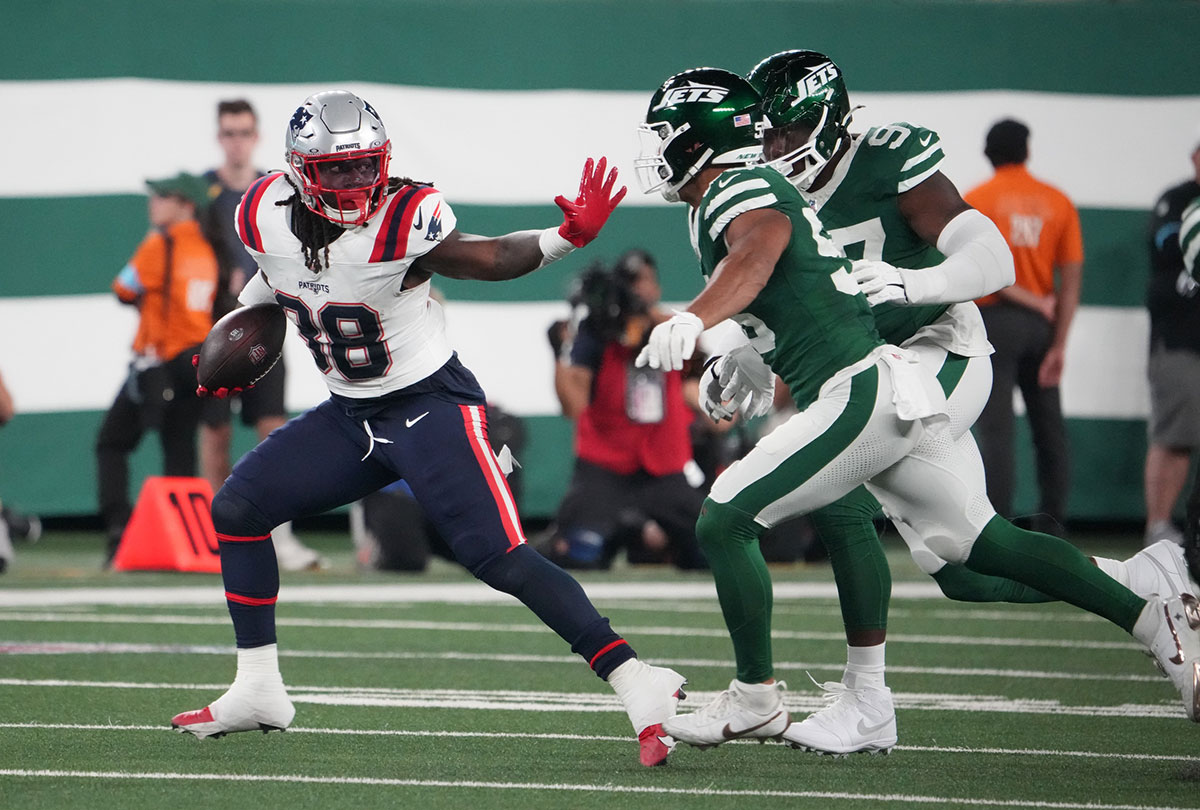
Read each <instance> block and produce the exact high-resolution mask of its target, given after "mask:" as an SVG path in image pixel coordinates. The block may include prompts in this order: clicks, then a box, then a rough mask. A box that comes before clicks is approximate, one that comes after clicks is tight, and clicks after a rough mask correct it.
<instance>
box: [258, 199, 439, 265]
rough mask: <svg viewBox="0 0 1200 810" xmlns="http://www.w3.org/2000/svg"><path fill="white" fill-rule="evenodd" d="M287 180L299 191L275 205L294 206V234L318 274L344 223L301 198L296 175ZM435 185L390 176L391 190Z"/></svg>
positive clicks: (292, 222)
mask: <svg viewBox="0 0 1200 810" xmlns="http://www.w3.org/2000/svg"><path fill="white" fill-rule="evenodd" d="M285 179H286V180H287V182H288V185H290V186H291V187H292V191H293V192H295V193H293V194H292V196H290V197H288V198H287V199H286V200H280V201H279V202H277V203H275V204H276V205H279V206H291V209H292V221H291V223H290V227H291V229H292V233H293V234H295V236H296V238H297V239H299V240H300V247H301V249H302V250H303V253H304V266H305V267H307V268H308V269H309V270H311V271H313V272H314V273H320V272H321V271H322V270H323V269H325V268H326V267H328V266H329V246H330V245H332V244H333V243H334V241H335V240H337V238H338V237H339V236H341V235H342V234H343V233H344V232H345V231H344V230H343V228H342V227H341V226H340V225H336V224H334V223H333V222H330V221H329V220H327V219H325V217H323V216H321V215H319V214H316V213H314V212H313V211H312V210H311V209H309V207H308V206H307V205H305V204H304V203H303V201H302V200H301V199H300V191H299V190H298V189H297V188H296V185H295V183H293V182H292V178H290V177H285ZM431 185H433V183H422V182H420V181H418V180H413V179H412V178H411V177H389V178H388V187H387V193H388V194H394V193H395V192H397V191H399V190H400V189H401V188H403V187H404V186H431Z"/></svg>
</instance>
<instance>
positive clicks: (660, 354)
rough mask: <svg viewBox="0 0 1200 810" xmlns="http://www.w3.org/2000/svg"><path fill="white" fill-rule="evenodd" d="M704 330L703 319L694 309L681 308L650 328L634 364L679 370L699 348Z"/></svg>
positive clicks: (666, 369)
mask: <svg viewBox="0 0 1200 810" xmlns="http://www.w3.org/2000/svg"><path fill="white" fill-rule="evenodd" d="M703 331H704V322H703V321H701V320H700V319H699V318H698V317H696V316H695V315H693V314H692V313H691V312H680V311H679V310H675V314H674V315H672V316H671V317H670V319H668V320H665V321H663V322H662V323H660V324H659V325H658V326H656V327H654V328H653V329H652V330H650V339H649V341H648V342H647V343H646V345H645V346H644V347H642V350H641V351H640V352H639V353H638V356H637V359H636V360H635V361H634V365H636V366H637V367H639V368H641V367H642V366H650V368H660V369H662V370H663V371H679V370H680V369H682V368H683V361H684V360H687V359H688V358H690V357H691V356H692V353H693V352H694V351H696V341H697V340H698V339H699V338H700V333H701V332H703Z"/></svg>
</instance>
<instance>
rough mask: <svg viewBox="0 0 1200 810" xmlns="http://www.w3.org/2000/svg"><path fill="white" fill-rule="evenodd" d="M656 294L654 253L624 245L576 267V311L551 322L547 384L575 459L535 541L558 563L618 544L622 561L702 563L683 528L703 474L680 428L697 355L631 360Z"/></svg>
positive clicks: (656, 317)
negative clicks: (608, 264)
mask: <svg viewBox="0 0 1200 810" xmlns="http://www.w3.org/2000/svg"><path fill="white" fill-rule="evenodd" d="M661 294H662V293H661V289H660V287H659V285H658V271H657V268H656V267H655V264H654V259H653V258H652V257H651V256H650V255H649V254H648V253H646V252H645V251H642V250H632V251H629V252H628V253H626V254H625V255H624V256H622V257H621V258H620V260H619V261H618V262H617V265H616V267H614V268H612V269H611V270H609V269H607V268H605V267H602V266H599V265H593V266H592V267H591V268H589V269H588V270H586V271H585V272H584V273H583V274H582V275H581V277H580V279H579V284H578V289H577V291H576V292H575V294H573V295H572V304H573V305H574V307H575V312H576V316H575V317H572V319H571V321H570V322H568V323H566V324H562V323H559V324H555V325H554V326H552V327H551V331H550V340H551V345H552V346H553V347H554V348H555V349H556V353H557V354H558V358H559V359H558V362H557V363H556V364H555V372H554V388H555V392H556V393H557V394H558V399H559V402H560V403H561V405H562V409H563V413H564V414H565V415H566V416H567V417H568V418H569V419H573V420H575V422H576V425H575V455H576V460H575V469H574V473H573V475H572V478H571V483H570V485H569V487H568V491H567V494H566V496H565V497H564V498H563V501H562V503H561V504H560V505H559V510H558V515H557V518H556V521H555V526H554V527H553V530H552V532H551V535H550V540H549V546H548V548H547V549H546V553H547V554H548V556H549V557H550V558H551V559H553V560H554V561H555V562H557V563H559V564H560V565H563V566H564V567H576V568H607V567H608V566H609V565H610V564H611V563H612V560H613V558H614V557H615V556H616V554H617V552H618V551H619V550H620V549H621V548H625V549H626V554H627V556H628V559H629V561H630V562H631V563H648V562H669V563H672V564H674V565H676V566H678V567H680V568H684V569H693V568H704V567H706V566H707V563H706V562H705V560H704V557H703V555H702V554H701V552H700V548H699V545H698V543H697V542H696V534H695V523H696V518H697V516H698V515H699V514H700V505H701V504H702V503H703V501H704V493H705V490H704V489H701V488H700V486H701V485H702V484H703V474H702V473H700V471H699V467H697V466H696V464H695V462H694V461H693V459H692V450H691V438H690V434H689V427H690V425H691V423H692V421H693V417H694V413H695V408H696V407H697V394H698V388H697V378H698V377H699V371H700V365H699V364H696V366H695V374H694V375H685V374H683V373H681V372H678V371H676V372H666V373H664V372H662V371H659V370H657V369H650V368H636V367H634V364H633V361H634V358H635V357H636V356H637V353H638V350H639V349H640V348H641V346H642V343H643V342H644V341H645V338H646V336H647V335H648V334H649V332H650V329H651V328H652V327H653V326H654V325H655V324H657V323H660V322H662V321H665V320H667V319H668V317H669V315H668V314H667V313H665V312H663V311H662V310H660V309H659V308H658V302H659V298H660V296H661ZM585 311H586V314H583V313H584V312H585ZM689 472H690V473H691V476H692V477H691V480H689V475H688V473H689Z"/></svg>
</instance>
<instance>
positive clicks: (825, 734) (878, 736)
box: [783, 681, 896, 755]
mask: <svg viewBox="0 0 1200 810" xmlns="http://www.w3.org/2000/svg"><path fill="white" fill-rule="evenodd" d="M820 687H821V689H823V690H824V691H825V702H826V706H825V708H823V709H821V710H820V711H817V712H814V713H813V714H811V715H809V716H808V717H806V718H804V720H802V721H801V722H799V723H793V724H792V725H791V727H790V728H788V730H787V731H785V732H784V733H783V741H784V742H785V743H787V744H788V745H790V746H791V747H792V748H799V749H800V750H802V751H816V752H817V753H819V754H839V755H841V754H855V753H858V752H864V753H871V754H886V753H888V752H889V751H891V750H892V748H893V747H895V745H896V709H895V707H894V706H892V690H891V689H888V688H887V687H886V686H885V687H864V688H861V689H851V688H850V687H848V686H846V685H845V684H842V683H838V682H837V681H831V682H829V683H823V684H820Z"/></svg>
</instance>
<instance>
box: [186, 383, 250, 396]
mask: <svg viewBox="0 0 1200 810" xmlns="http://www.w3.org/2000/svg"><path fill="white" fill-rule="evenodd" d="M250 387H251V388H253V387H254V386H250ZM245 390H246V389H245V388H215V389H213V390H211V391H210V390H209V389H207V388H205V387H204V386H203V385H197V386H196V396H198V397H216V398H217V399H225V398H226V397H231V396H233V395H235V394H240V393H242V392H243V391H245Z"/></svg>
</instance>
